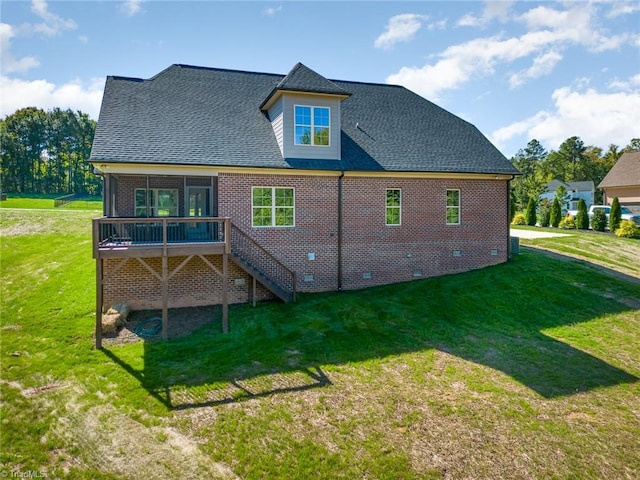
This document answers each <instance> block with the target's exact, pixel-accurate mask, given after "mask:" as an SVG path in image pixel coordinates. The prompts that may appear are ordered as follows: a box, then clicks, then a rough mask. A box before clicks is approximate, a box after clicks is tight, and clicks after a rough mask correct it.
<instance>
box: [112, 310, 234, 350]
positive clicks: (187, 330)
mask: <svg viewBox="0 0 640 480" xmlns="http://www.w3.org/2000/svg"><path fill="white" fill-rule="evenodd" d="M153 318H159V319H162V311H161V310H141V311H135V312H131V314H130V315H129V318H128V320H127V322H126V325H125V326H123V327H120V328H119V329H118V330H117V331H116V333H113V334H104V335H103V337H102V339H103V342H104V344H105V345H106V346H110V345H122V344H126V343H133V342H140V341H154V340H160V339H161V338H162V332H161V331H160V332H158V333H157V334H155V335H153V336H148V337H142V336H139V335H137V334H136V333H135V330H136V327H138V326H139V325H140V324H143V323H144V322H148V321H149V320H150V319H153ZM221 319H222V307H221V306H220V305H214V306H209V307H189V308H172V309H169V332H168V334H169V338H177V337H183V336H186V335H190V334H191V333H193V332H194V331H196V330H198V329H200V328H203V327H205V326H208V327H210V328H214V329H220V328H221V326H220V323H221Z"/></svg>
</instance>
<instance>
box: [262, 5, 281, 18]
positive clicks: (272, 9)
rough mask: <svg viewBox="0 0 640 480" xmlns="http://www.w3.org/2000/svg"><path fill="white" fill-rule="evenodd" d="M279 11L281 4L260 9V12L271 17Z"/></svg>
mask: <svg viewBox="0 0 640 480" xmlns="http://www.w3.org/2000/svg"><path fill="white" fill-rule="evenodd" d="M281 11H282V5H279V6H278V7H268V8H265V9H264V10H263V11H262V13H264V14H265V15H266V16H268V17H273V16H274V15H275V14H276V13H278V12H281Z"/></svg>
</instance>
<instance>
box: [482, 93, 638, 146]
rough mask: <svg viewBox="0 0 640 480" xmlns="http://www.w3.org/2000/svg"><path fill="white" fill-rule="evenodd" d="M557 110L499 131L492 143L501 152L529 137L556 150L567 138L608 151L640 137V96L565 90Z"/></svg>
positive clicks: (557, 96)
mask: <svg viewBox="0 0 640 480" xmlns="http://www.w3.org/2000/svg"><path fill="white" fill-rule="evenodd" d="M552 98H553V100H554V102H555V110H554V111H552V112H547V111H540V112H538V113H536V114H535V115H533V116H531V117H529V118H526V119H524V120H521V121H518V122H515V123H513V124H511V125H508V126H506V127H503V128H500V129H499V130H496V131H495V132H493V134H492V135H491V140H492V141H493V142H494V143H495V144H496V146H498V148H501V147H502V146H504V145H505V143H506V142H508V141H509V140H511V139H513V138H515V137H518V136H521V135H525V136H526V139H527V140H526V141H528V140H530V139H532V138H536V139H538V140H539V141H540V142H541V143H542V144H543V145H545V146H546V147H547V149H551V150H556V149H558V148H559V146H560V144H561V143H562V142H564V141H565V140H566V139H567V138H569V137H572V136H574V135H577V136H579V137H580V138H581V139H582V140H583V141H584V143H585V144H586V145H595V146H599V147H602V148H606V147H607V146H608V145H609V144H611V143H615V144H617V145H626V144H628V143H629V141H630V140H631V139H632V138H637V137H640V92H638V91H635V92H616V93H601V92H598V91H597V90H595V89H592V88H589V89H586V90H583V91H579V90H573V89H572V88H570V87H563V88H559V89H557V90H555V91H554V92H553V95H552Z"/></svg>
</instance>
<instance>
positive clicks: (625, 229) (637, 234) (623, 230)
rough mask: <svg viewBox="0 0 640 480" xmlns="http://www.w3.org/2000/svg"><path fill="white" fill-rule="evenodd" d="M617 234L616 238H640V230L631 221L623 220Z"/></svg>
mask: <svg viewBox="0 0 640 480" xmlns="http://www.w3.org/2000/svg"><path fill="white" fill-rule="evenodd" d="M615 234H616V237H624V238H640V228H638V226H637V225H636V224H635V223H633V222H632V221H631V220H622V221H621V222H620V226H619V227H618V229H617V230H616V231H615Z"/></svg>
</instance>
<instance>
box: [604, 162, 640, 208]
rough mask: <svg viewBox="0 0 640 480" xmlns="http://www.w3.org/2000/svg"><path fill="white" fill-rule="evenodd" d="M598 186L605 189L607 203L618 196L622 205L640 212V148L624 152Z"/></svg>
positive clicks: (609, 203) (605, 201)
mask: <svg viewBox="0 0 640 480" xmlns="http://www.w3.org/2000/svg"><path fill="white" fill-rule="evenodd" d="M598 188H601V189H602V190H603V191H604V195H603V199H604V203H606V204H607V205H611V202H613V199H614V198H615V197H618V201H619V202H620V204H621V205H624V206H625V207H627V208H628V209H629V210H631V211H632V212H633V213H640V150H634V151H631V152H625V153H623V154H622V156H620V158H619V159H618V161H617V162H616V164H615V165H614V166H613V167H612V168H611V170H609V173H607V176H606V177H604V179H603V180H602V182H600V185H598Z"/></svg>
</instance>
